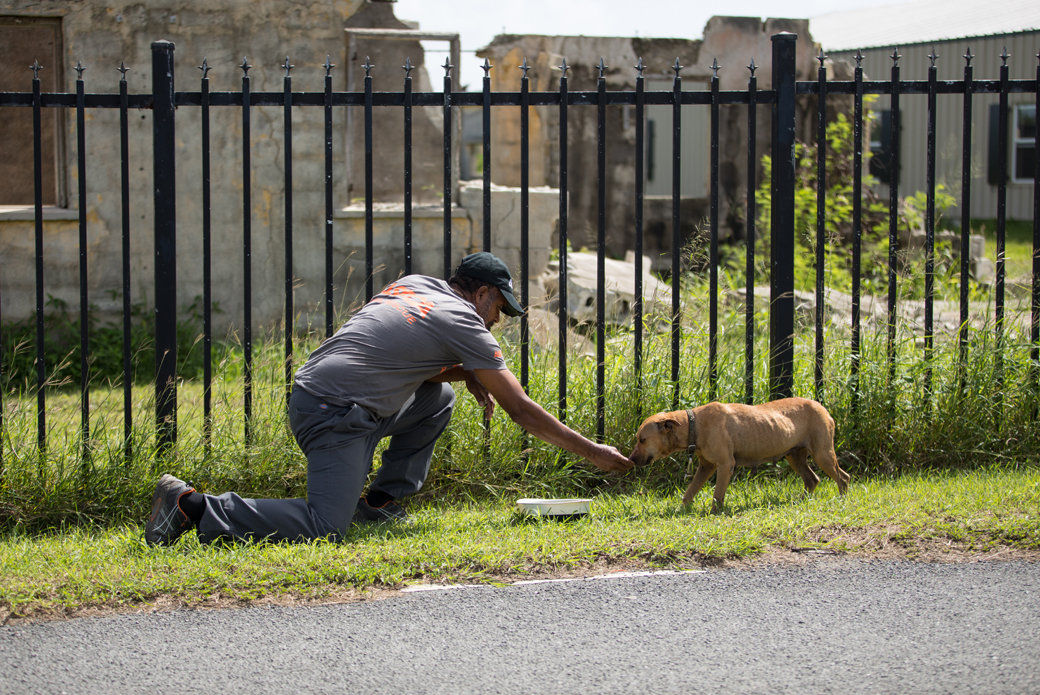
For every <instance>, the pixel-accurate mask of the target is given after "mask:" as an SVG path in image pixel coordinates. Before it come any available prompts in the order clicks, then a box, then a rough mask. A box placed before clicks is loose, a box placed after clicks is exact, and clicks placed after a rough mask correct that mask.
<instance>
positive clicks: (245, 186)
mask: <svg viewBox="0 0 1040 695" xmlns="http://www.w3.org/2000/svg"><path fill="white" fill-rule="evenodd" d="M240 67H241V68H242V292H243V297H242V305H243V306H242V313H243V324H242V351H243V357H244V360H245V369H244V370H243V384H242V387H243V406H244V411H245V443H246V446H249V445H250V444H252V442H253V289H252V288H253V227H252V224H253V207H252V205H253V203H252V187H253V184H252V172H251V170H250V156H249V152H250V134H249V128H250V119H249V116H250V114H249V106H250V98H251V97H250V85H249V68H251V67H253V66H252V65H249V64H248V63H247V62H246V59H245V58H242V65H241V66H240Z"/></svg>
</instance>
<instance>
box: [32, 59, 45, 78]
mask: <svg viewBox="0 0 1040 695" xmlns="http://www.w3.org/2000/svg"><path fill="white" fill-rule="evenodd" d="M29 69H30V70H32V71H33V79H34V80H38V79H40V70H42V69H43V66H42V65H40V61H38V60H34V61H33V64H32V65H30V66H29Z"/></svg>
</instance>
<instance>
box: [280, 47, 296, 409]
mask: <svg viewBox="0 0 1040 695" xmlns="http://www.w3.org/2000/svg"><path fill="white" fill-rule="evenodd" d="M282 67H283V68H285V78H284V79H283V81H282V89H283V99H284V103H283V105H282V125H283V127H284V129H285V130H284V133H285V143H284V147H285V162H284V166H285V403H286V405H288V404H289V397H290V396H292V384H293V330H294V328H295V325H296V319H295V313H296V311H295V306H294V302H293V222H292V217H293V194H292V173H293V172H292V77H291V76H290V75H289V71H290V70H292V68H293V66H292V65H290V64H289V56H286V57H285V63H284V64H283V65H282Z"/></svg>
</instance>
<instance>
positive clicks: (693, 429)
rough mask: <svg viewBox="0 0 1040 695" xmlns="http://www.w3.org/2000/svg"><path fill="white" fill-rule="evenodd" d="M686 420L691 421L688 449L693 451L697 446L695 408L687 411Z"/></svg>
mask: <svg viewBox="0 0 1040 695" xmlns="http://www.w3.org/2000/svg"><path fill="white" fill-rule="evenodd" d="M686 420H687V422H688V423H689V431H690V434H689V436H688V437H687V443H686V449H687V451H690V452H692V451H693V450H694V449H696V448H697V424H696V421H695V419H694V417H693V408H690V409H689V410H687V411H686Z"/></svg>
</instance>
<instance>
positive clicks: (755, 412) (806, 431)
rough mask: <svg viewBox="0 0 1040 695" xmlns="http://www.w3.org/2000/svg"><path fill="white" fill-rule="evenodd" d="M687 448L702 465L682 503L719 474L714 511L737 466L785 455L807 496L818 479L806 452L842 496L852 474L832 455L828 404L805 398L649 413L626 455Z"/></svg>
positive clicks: (641, 457)
mask: <svg viewBox="0 0 1040 695" xmlns="http://www.w3.org/2000/svg"><path fill="white" fill-rule="evenodd" d="M687 448H690V449H692V451H693V453H696V454H697V459H698V462H699V465H698V466H697V472H696V473H694V475H693V481H692V482H691V483H690V486H689V487H688V488H686V494H685V495H683V504H689V503H690V502H692V501H693V498H694V497H695V496H696V495H697V493H698V492H700V490H701V488H702V487H704V484H705V483H706V482H708V478H710V477H711V474H712V473H715V474H716V476H715V501H714V503H713V505H712V510H713V511H715V512H718V511H720V510H721V509H722V503H723V500H724V499H725V497H726V487H727V486H728V485H729V481H730V478H731V477H732V476H733V469H734V467H736V466H743V467H747V468H755V467H757V466H759V465H761V464H763V463H766V462H769V461H779V460H780V459H782V458H785V457H786V458H787V460H788V461H789V462H790V463H791V467H792V468H794V470H795V471H796V472H797V473H798V475H800V476H801V477H802V480H803V481H805V491H806V494H808V493H810V492H812V491H813V490H814V489H815V488H816V486H817V485H818V484H819V482H820V479H819V477H817V475H816V474H815V473H813V471H812V469H810V468H809V464H808V463H807V462H806V456H807V455H808V456H812V458H813V461H815V462H816V465H817V466H819V467H820V468H822V469H823V471H824V472H825V473H826V474H827V475H828V476H830V477H831V478H832V479H833V480H834V482H836V483H837V484H838V491H839V492H840V493H841V494H845V490H846V489H848V485H849V474H848V473H846V472H845V471H843V470H842V469H841V467H840V466H839V465H838V457H837V456H836V455H835V454H834V420H833V419H832V418H831V415H830V413H828V412H827V409H826V408H824V407H823V406H822V405H820V404H819V403H817V402H816V401H811V400H808V399H805V398H784V399H781V400H778V401H773V402H771V403H763V404H762V405H742V404H739V403H708V404H706V405H702V406H700V407H697V408H693V409H691V410H675V411H672V412H665V413H658V414H657V415H651V416H650V417H648V418H647V419H646V420H645V421H644V422H643V424H642V425H640V426H639V433H638V435H637V441H636V448H635V449H633V450H632V454H631V455H630V456H629V457H628V458H629V459H631V460H632V462H633V463H635V465H637V466H644V465H646V464H648V463H650V462H651V461H656V460H658V459H662V458H664V457H666V456H670V455H671V454H674V453H675V452H677V451H682V450H683V449H687Z"/></svg>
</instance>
